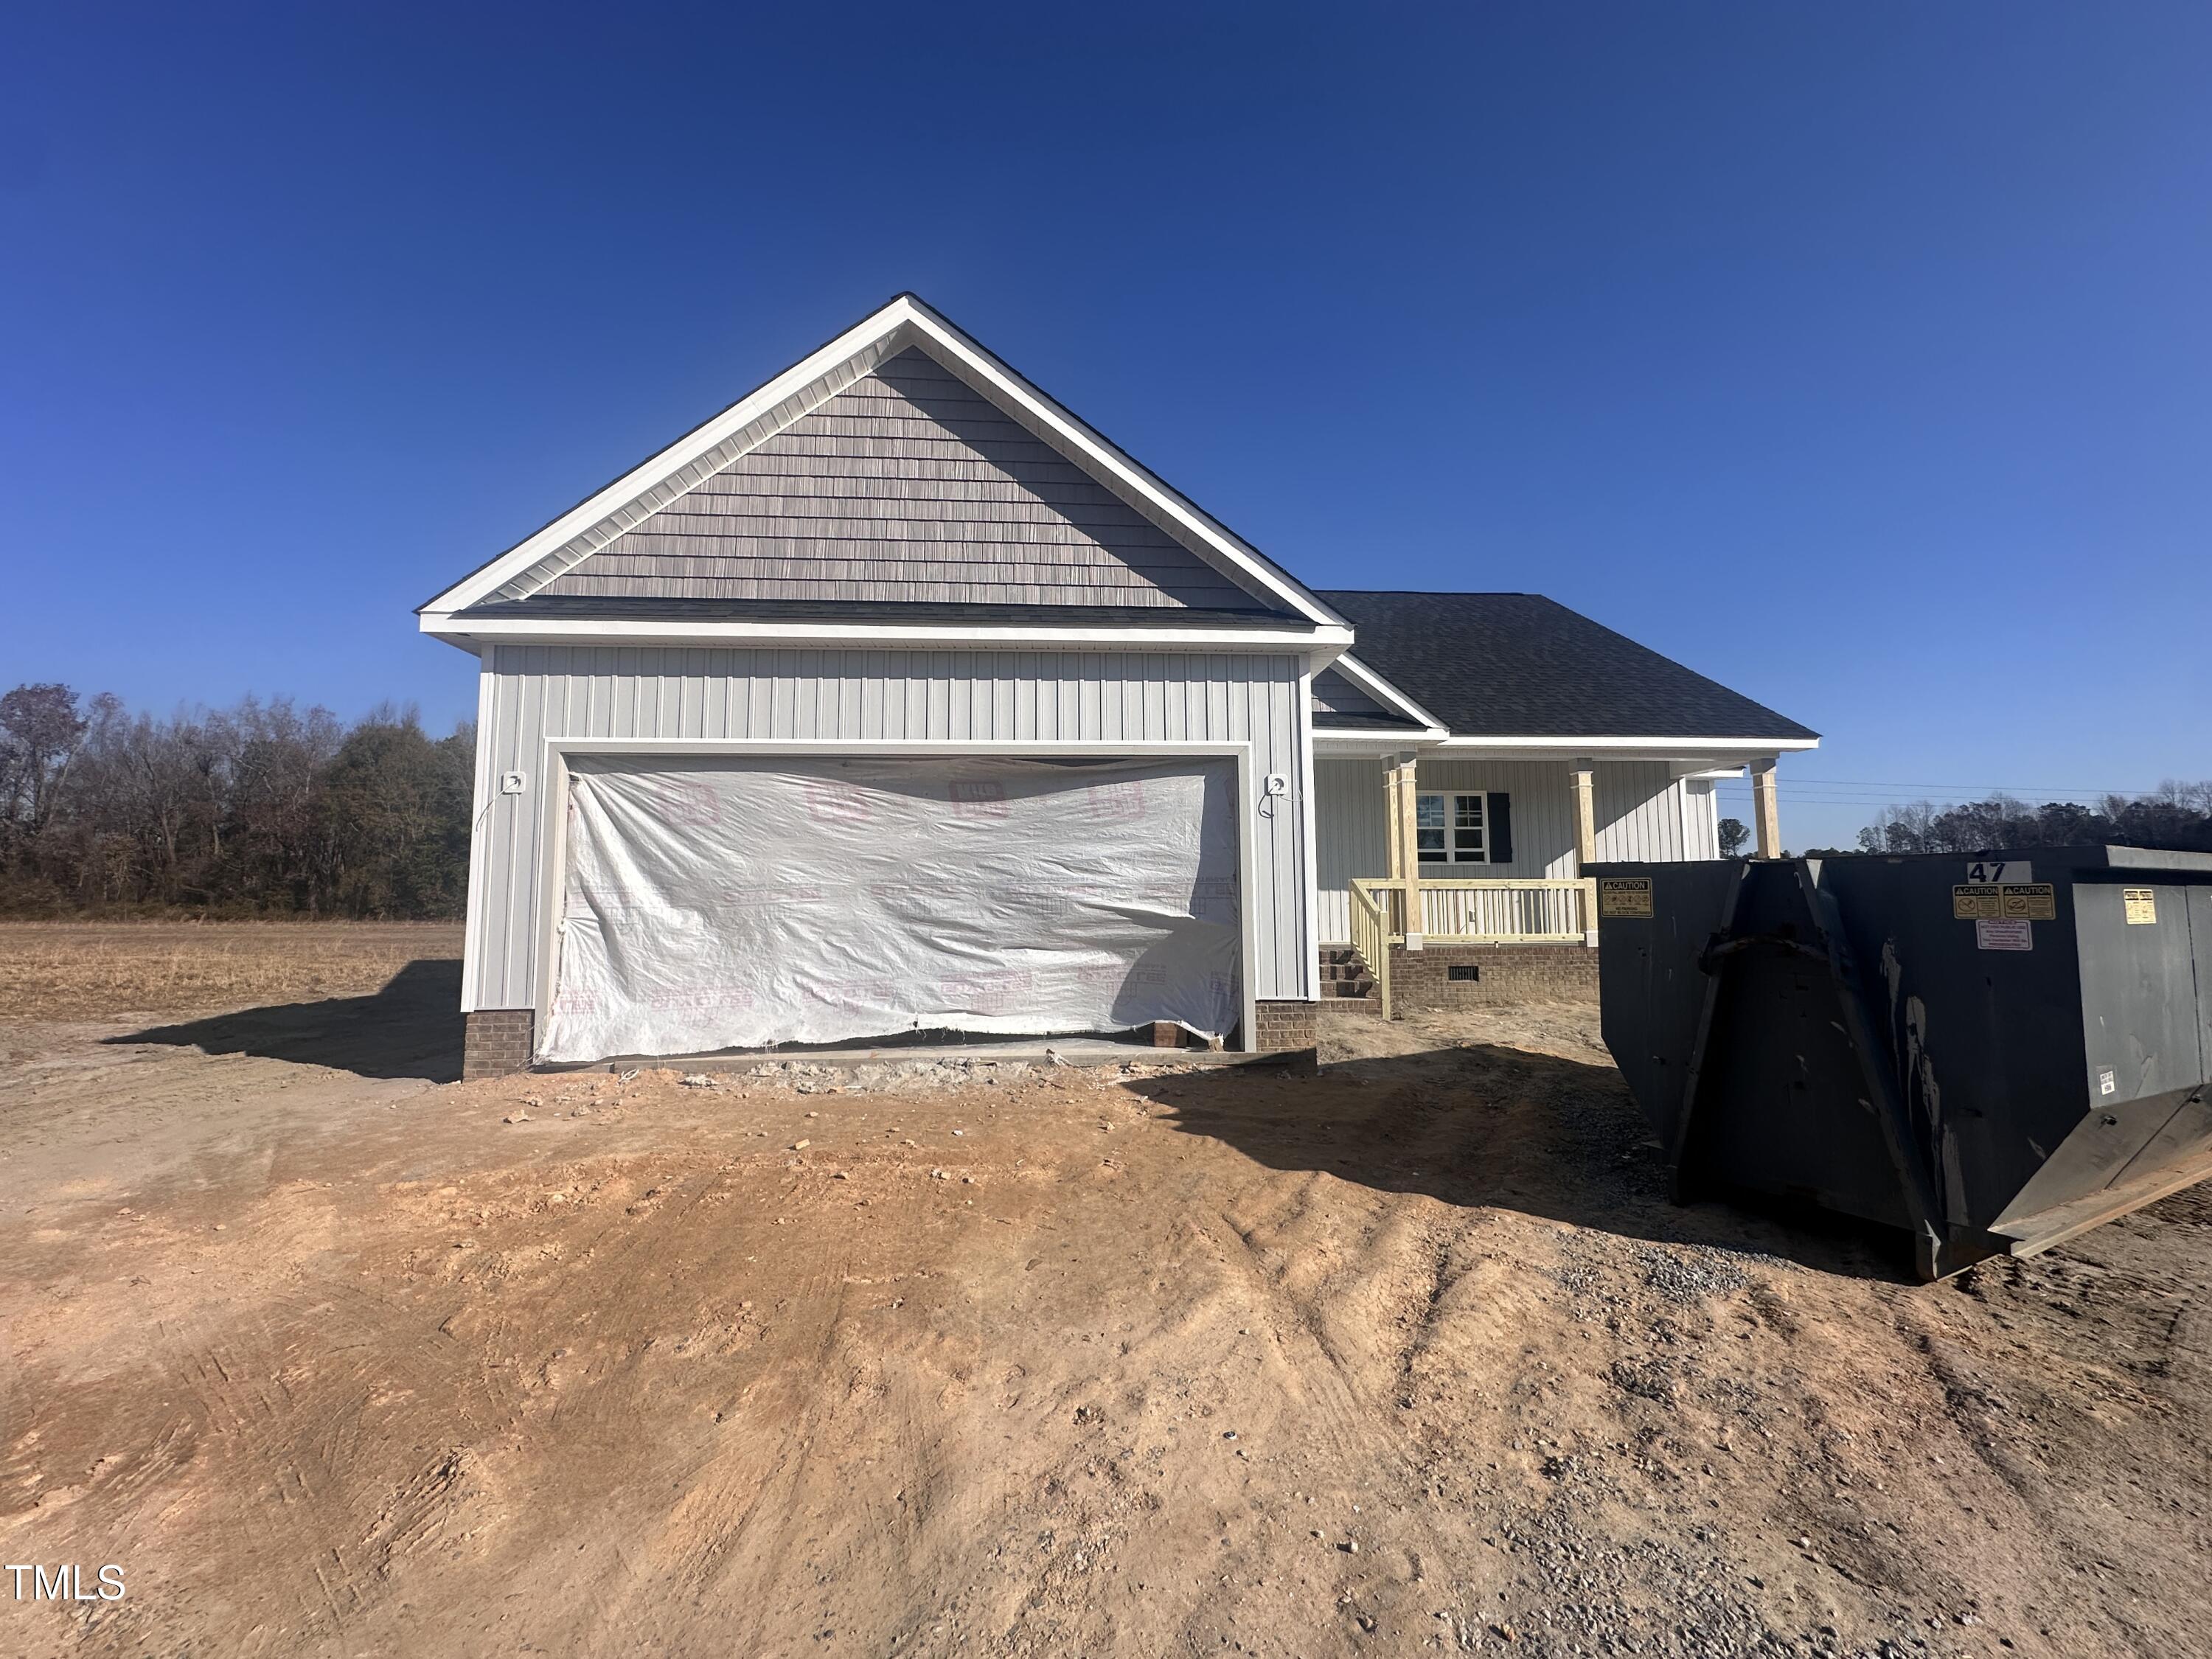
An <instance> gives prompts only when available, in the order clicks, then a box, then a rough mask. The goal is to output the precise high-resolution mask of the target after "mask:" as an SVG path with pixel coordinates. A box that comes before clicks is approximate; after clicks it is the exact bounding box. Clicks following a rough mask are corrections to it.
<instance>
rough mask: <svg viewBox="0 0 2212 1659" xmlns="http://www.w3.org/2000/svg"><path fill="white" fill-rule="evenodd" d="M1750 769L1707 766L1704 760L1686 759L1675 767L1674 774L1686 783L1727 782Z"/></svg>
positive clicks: (1739, 776)
mask: <svg viewBox="0 0 2212 1659" xmlns="http://www.w3.org/2000/svg"><path fill="white" fill-rule="evenodd" d="M1748 770H1749V768H1747V767H1742V766H1706V765H1705V763H1703V762H1702V761H1685V762H1683V763H1681V764H1680V765H1679V766H1677V767H1676V768H1675V769H1674V775H1675V777H1676V778H1678V779H1679V780H1680V781H1682V782H1684V783H1725V782H1727V781H1729V779H1730V778H1741V777H1742V776H1743V775H1745V774H1746V773H1747V771H1748Z"/></svg>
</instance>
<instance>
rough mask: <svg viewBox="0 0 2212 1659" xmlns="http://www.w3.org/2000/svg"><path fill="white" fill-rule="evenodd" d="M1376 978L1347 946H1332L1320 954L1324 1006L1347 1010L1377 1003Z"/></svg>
mask: <svg viewBox="0 0 2212 1659" xmlns="http://www.w3.org/2000/svg"><path fill="white" fill-rule="evenodd" d="M1374 992H1375V975H1372V974H1370V973H1369V972H1368V971H1367V964H1366V963H1364V962H1362V961H1361V960H1360V959H1359V952H1358V951H1355V950H1352V948H1351V947H1350V946H1348V945H1330V946H1328V947H1326V948H1324V949H1323V950H1322V953H1321V996H1322V1006H1323V1007H1324V1008H1327V1007H1330V1006H1339V1007H1343V1006H1356V1005H1358V1004H1362V1003H1370V1002H1372V1001H1373V1000H1374Z"/></svg>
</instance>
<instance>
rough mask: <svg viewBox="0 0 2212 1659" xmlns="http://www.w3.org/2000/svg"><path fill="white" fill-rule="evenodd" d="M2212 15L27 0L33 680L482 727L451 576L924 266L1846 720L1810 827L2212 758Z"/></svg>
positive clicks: (1263, 441) (1106, 393)
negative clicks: (446, 640) (430, 620)
mask: <svg viewBox="0 0 2212 1659" xmlns="http://www.w3.org/2000/svg"><path fill="white" fill-rule="evenodd" d="M2208 64H2212V8H2207V7H2204V6H2203V5H2202V4H2186V5H2180V4H2177V5H2170V6H2161V5H2155V4H2131V5H2129V6H2126V7H2118V8H2106V7H2085V6H2079V5H2073V4H2064V5H2035V4H2017V3H2010V4H1966V3H1956V4H1943V5H1928V4H1919V3H1914V4H1878V3H1876V4H1866V3H1854V4H1850V5H1832V6H1826V7H1812V6H1776V5H1772V4H1767V3H1759V4H1746V5H1723V4H1699V5H1657V6H1655V5H1645V4H1640V3H1638V4H1618V5H1593V4H1572V3H1570V4H1545V5H1533V4H1532V5H1468V6H1454V7H1449V8H1442V7H1440V8H1431V9H1404V8H1397V7H1346V6H1328V7H1315V8H1311V9H1301V8H1297V7H1290V6H1268V7H1257V6H1255V7H1228V6H1213V5H1204V4H1197V5H1193V4H1189V3H1184V4H1178V5H1176V6H1172V7H1164V8H1158V9H1151V8H1145V7H1139V6H1133V5H1121V6H1115V7H1086V8H1058V7H1036V6H1033V5H1030V6H1021V7H1009V8H1006V9H989V8H956V7H939V8H921V9H917V8H914V7H910V6H899V7H883V8H872V7H866V6H838V7H812V8H808V7H788V6H786V7H765V6H763V7H758V8H745V7H739V6H714V7H701V8H696V9H653V8H649V7H644V6H635V5H631V6H623V7H619V8H617V7H603V8H598V9H589V10H586V9H564V8H562V7H560V6H557V5H531V6H489V5H467V4H460V5H441V6H438V7H435V8H430V7H423V8H410V7H406V6H401V5H396V4H380V5H377V6H374V7H349V6H342V5H322V4H319V5H315V6H307V7H302V6H296V5H290V6H281V7H270V8H265V9H241V8H237V7H231V6H224V5H220V4H204V5H194V6H190V7H178V6H174V5H167V4H164V5H160V6H143V7H132V8H115V7H106V6H101V5H97V4H72V5H70V6H67V7H41V8H31V7H17V8H14V9H10V10H9V14H8V15H7V17H6V19H5V20H4V21H0V224H4V226H5V227H6V238H5V244H4V250H0V509H4V511H0V526H4V528H0V567H4V574H5V580H6V583H7V591H8V592H9V595H10V596H11V599H12V600H13V601H14V602H13V603H11V604H10V605H9V607H8V610H9V613H10V616H9V626H8V627H7V629H6V630H5V633H4V635H0V638H4V640H5V641H6V643H5V647H4V649H3V650H0V681H5V682H7V683H9V684H12V683H14V682H15V681H16V680H19V679H27V678H58V679H63V680H66V681H68V682H70V684H75V685H76V686H78V687H79V688H81V689H82V690H87V691H90V690H114V691H116V692H118V693H119V694H121V695H122V696H125V698H127V699H128V700H130V701H131V702H133V703H136V704H140V705H150V706H154V707H156V708H167V707H169V706H172V705H174V704H176V703H179V702H228V701H229V700H231V699H233V698H235V697H236V696H240V694H242V693H244V692H246V691H249V690H252V691H258V692H261V693H263V694H264V695H266V694H270V693H278V692H289V693H291V694H294V695H295V696H299V697H301V699H303V700H307V701H314V702H323V703H325V704H327V705H329V706H331V708H336V709H337V710H339V711H340V712H341V713H345V714H356V713H358V712H360V711H361V710H362V709H363V708H366V707H368V705H370V704H372V703H374V702H378V701H380V700H382V699H386V698H394V699H400V700H410V701H413V702H416V703H418V704H420V705H421V707H422V711H423V713H424V715H425V717H426V719H428V720H430V721H432V722H434V723H435V724H439V725H444V724H446V723H448V722H450V721H451V720H453V719H455V718H457V717H459V716H462V715H464V714H467V713H469V712H470V711H471V710H472V708H473V684H472V675H473V669H474V662H473V659H470V658H466V657H465V656H463V655H461V654H460V653H457V652H454V651H453V650H452V649H451V648H450V647H441V646H438V645H435V644H432V643H429V642H427V641H423V640H422V639H421V638H420V637H418V636H417V635H416V634H415V633H414V632H413V619H412V617H411V616H410V611H411V609H412V607H413V606H414V605H416V604H417V603H419V602H420V601H421V600H422V599H424V598H425V597H427V596H428V594H430V593H431V592H434V591H435V590H436V589H438V588H440V587H441V586H444V585H446V583H447V581H448V580H451V579H453V577H455V576H457V575H458V574H459V573H461V572H462V571H464V570H466V569H468V568H471V567H472V566H474V565H475V564H477V563H478V562H481V561H482V560H483V559H484V558H485V557H487V556H489V555H491V554H492V553H495V552H496V551H498V550H501V549H502V548H504V547H506V546H507V545H509V544H512V543H513V542H514V541H516V540H518V539H520V538H521V537H522V536H523V535H524V534H526V533H527V532H529V531H531V530H532V529H534V528H535V527H536V526H538V524H540V523H542V522H543V521H544V520H546V519H548V518H550V516H552V515H553V514H554V513H556V512H557V511H559V510H560V509H562V508H563V507H567V506H568V504H569V503H571V502H572V501H574V500H575V499H576V498H578V497H579V496H580V495H584V494H585V493H586V492H587V491H588V490H590V489H593V488H595V487H596V486H597V485H599V483H603V482H604V481H605V479H607V478H608V477H611V476H612V475H614V474H615V473H617V472H618V471H622V470H623V469H624V468H626V467H627V466H629V465H631V464H633V463H634V462H635V461H636V460H638V459H641V458H642V457H643V456H644V455H646V454H647V453H650V452H652V451H653V450H654V449H657V448H658V447H660V446H661V445H662V444H663V443H665V441H668V440H669V439H671V438H672V437H674V436H675V435H677V434H678V433H679V432H681V431H683V430H684V429H685V428H688V427H690V426H691V425H693V424H695V423H696V422H697V421H698V420H700V419H701V418H702V417H703V416H706V415H708V413H710V412H712V411H713V410H715V409H717V408H720V406H721V405H723V404H726V403H728V402H729V401H731V400H732V399H733V398H736V397H737V396H738V395H739V394H741V393H742V392H744V391H746V390H748V389H749V388H750V386H753V385H754V384H755V383H757V381H759V380H762V379H763V378H765V377H766V376H767V375H768V374H770V373H772V372H774V371H775V370H776V369H778V368H781V367H783V366H784V365H785V364H786V363H787V362H790V361H791V360H793V358H795V357H797V356H799V355H800V354H801V353H802V352H804V351H805V350H806V349H810V348H811V347H812V346H813V345H815V344H817V343H819V342H820V341H822V340H823V339H824V338H826V337H829V335H831V334H833V333H835V332H836V331H838V330H840V329H842V328H843V327H844V326H845V325H848V324H849V323H850V322H852V321H853V320H854V319H856V318H857V317H859V316H860V315H861V314H862V313H865V312H866V311H867V310H869V309H871V308H872V307H874V306H875V305H876V304H878V303H879V302H880V301H883V300H884V299H885V298H886V297H888V296H889V295H891V294H892V293H894V292H896V291H897V290H899V289H914V290H915V291H916V292H918V293H920V294H921V295H923V296H924V297H925V298H926V299H927V300H929V301H931V302H932V303H933V304H934V305H936V306H937V307H939V308H940V309H942V310H943V311H945V313H948V314H949V315H950V316H951V317H952V318H953V319H954V320H956V321H957V322H958V323H960V324H961V325H963V327H965V328H967V329H968V330H969V331H971V332H973V333H974V334H975V335H976V336H978V337H980V338H981V339H982V340H983V341H984V342H985V343H987V344H988V345H990V346H991V347H992V348H993V349H995V350H996V351H998V352H999V353H1000V355H1001V356H1005V357H1006V359H1008V360H1009V361H1010V362H1012V363H1013V364H1014V365H1015V366H1016V367H1018V368H1020V369H1022V370H1023V371H1024V373H1026V374H1029V375H1030V376H1031V377H1032V378H1033V379H1035V380H1037V381H1038V382H1039V383H1040V384H1041V385H1042V386H1044V387H1045V388H1046V389H1047V390H1048V391H1050V392H1053V393H1054V395H1056V396H1058V397H1060V398H1061V399H1062V400H1063V401H1065V402H1066V403H1067V404H1070V405H1071V406H1072V407H1073V408H1074V409H1075V410H1077V411H1078V412H1079V413H1080V414H1081V415H1082V416H1085V418H1086V419H1088V420H1090V421H1091V422H1092V423H1093V424H1095V425H1097V426H1098V427H1099V428H1102V429H1103V430H1104V431H1105V432H1106V433H1108V434H1109V435H1111V436H1112V437H1114V438H1115V440H1116V441H1119V442H1121V444H1122V445H1123V446H1124V447H1127V448H1128V449H1129V450H1131V451H1132V452H1133V453H1135V454H1136V455H1137V456H1139V458H1140V459H1143V460H1145V461H1146V462H1147V463H1149V464H1151V465H1152V466H1154V467H1155V468H1156V469H1157V470H1158V471H1160V472H1161V473H1163V474H1164V476H1165V477H1167V478H1169V479H1170V481H1171V482H1173V483H1176V484H1177V485H1178V486H1180V487H1181V488H1182V489H1185V490H1186V491H1188V493H1189V494H1191V495H1194V496H1195V497H1196V498H1197V499H1199V500H1200V501H1203V502H1204V503H1205V504H1206V506H1207V507H1210V508H1211V509H1212V511H1214V512H1215V513H1218V514H1219V515H1220V516H1221V517H1222V518H1224V519H1225V520H1227V521H1228V522H1230V523H1231V524H1232V525H1234V526H1237V529H1238V530H1240V531H1241V532H1243V533H1244V534H1245V535H1247V536H1248V537H1249V538H1251V539H1252V540H1254V541H1255V542H1256V543H1257V544H1260V545H1261V547H1263V548H1265V549H1267V550H1268V551H1269V552H1270V553H1271V554H1273V556H1276V557H1277V558H1278V559H1279V560H1281V561H1282V562H1284V563H1285V564H1287V565H1288V566H1290V567H1291V568H1292V569H1294V570H1296V571H1297V572H1298V573H1299V574H1302V575H1304V576H1305V577H1306V578H1307V579H1308V580H1310V581H1311V582H1313V583H1314V584H1315V585H1316V586H1402V587H1438V588H1504V589H1522V590H1529V591H1534V592H1544V593H1548V594H1550V595H1552V596H1553V597H1554V598H1556V599H1559V600H1561V601H1563V602H1564V603H1565V604H1568V605H1573V606H1575V607H1577V608H1578V609H1580V610H1583V611H1587V612H1589V614H1590V615H1592V616H1595V617H1598V618H1599V619H1600V620H1601V621H1604V622H1606V623H1609V624H1611V625H1613V626H1614V627H1617V628H1620V629H1623V630H1624V631H1626V632H1628V633H1630V634H1632V635H1635V636H1636V637H1638V638H1639V639H1641V640H1643V641H1646V642H1647V643H1649V644H1650V645H1653V646H1655V647H1657V648H1659V649H1661V650H1663V651H1666V652H1668V653H1670V654H1672V655H1674V656H1676V657H1679V658H1680V659H1682V660H1683V661H1686V662H1687V663H1689V664H1691V665H1693V666H1695V667H1697V668H1699V669H1700V670H1702V671H1705V672H1707V673H1710V674H1712V675H1713V676H1715V677H1716V678H1719V679H1722V680H1723V681H1725V682H1727V683H1728V684H1731V685H1734V686H1735V687H1737V688H1739V689H1741V690H1744V691H1747V692H1748V693H1750V694H1751V695H1753V696H1757V697H1759V698H1760V699H1761V700H1763V701H1765V702H1770V703H1771V704H1773V705H1774V706H1775V707H1777V708H1780V709H1782V710H1783V711H1784V712H1785V713H1787V714H1791V715H1793V716H1795V717H1796V718H1798V719H1800V720H1804V721H1806V722H1807V723H1808V724H1810V725H1812V726H1815V727H1817V728H1819V729H1820V731H1821V732H1824V733H1826V739H1827V740H1826V744H1825V745H1824V747H1823V749H1822V750H1821V752H1820V753H1819V754H1817V755H1815V756H1813V757H1805V758H1801V759H1798V760H1796V761H1794V762H1788V763H1784V787H1785V791H1786V792H1787V793H1785V796H1784V801H1785V822H1784V827H1785V831H1786V833H1787V837H1788V839H1789V840H1790V841H1791V842H1793V844H1797V845H1803V844H1806V843H1807V842H1819V841H1824V840H1826V841H1835V840H1847V839H1848V837H1849V836H1850V831H1851V830H1852V829H1854V828H1855V827H1856V826H1857V824H1858V823H1860V822H1862V821H1863V819H1864V817H1866V815H1867V811H1868V810H1869V805H1871V804H1874V803H1876V802H1878V800H1879V799H1884V798H1888V797H1890V796H1899V797H1902V796H1910V795H1914V794H1921V793H1937V794H1940V793H1943V792H1946V791H1949V792H1956V793H1967V792H1971V791H1972V789H1973V788H1975V787H1978V786H1984V785H1993V784H1994V785H2008V786H2012V787H2015V788H2017V789H2021V790H2022V791H2024V792H2026V793H2030V794H2033V795H2041V794H2045V793H2064V792H2075V791H2080V790H2089V789H2102V788H2108V787H2122V788H2136V787H2148V786H2150V785H2153V784H2155V783H2156V782H2158V781H2160V779H2161V778H2165V777H2171V776H2181V777H2202V776H2212V722H2208V721H2207V720H2206V718H2205V717H2206V714H2207V708H2208V702H2212V668H2208V653H2207V627H2206V624H2207V620H2208V615H2212V605H2208V601H2212V557H2208V545H2207V544H2208V532H2212V306H2208V304H2207V303H2206V296H2207V295H2212V98H2208V96H2207V95H2206V92H2205V88H2206V84H2207V82H2206V78H2205V77H2206V70H2207V66H2208ZM1476 671H1479V669H1477V670H1476Z"/></svg>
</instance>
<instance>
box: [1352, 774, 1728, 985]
mask: <svg viewBox="0 0 2212 1659" xmlns="http://www.w3.org/2000/svg"><path fill="white" fill-rule="evenodd" d="M1419 776H1420V787H1422V788H1423V789H1433V790H1437V791H1440V792H1442V791H1451V790H1464V791H1468V792H1473V791H1477V790H1482V791H1487V790H1503V791H1504V792H1505V793H1507V794H1509V795H1510V796H1511V797H1512V798H1513V861H1512V862H1511V863H1510V864H1488V865H1472V864H1429V865H1424V866H1421V867H1422V872H1423V873H1424V874H1425V875H1430V876H1433V877H1435V878H1437V879H1438V880H1449V879H1451V878H1454V877H1459V878H1474V879H1482V880H1493V879H1497V878H1504V877H1516V876H1518V877H1532V878H1533V877H1550V878H1555V879H1556V878H1561V877H1566V876H1571V875H1573V874H1574V873H1575V823H1574V804H1573V800H1572V798H1571V795H1570V793H1569V784H1568V768H1567V766H1566V763H1565V762H1563V761H1495V760H1485V759H1480V758H1476V757H1464V758H1462V757H1458V756H1452V755H1423V756H1422V757H1420V774H1419ZM1700 799H1702V803H1703V804H1702V806H1701V805H1699V802H1700ZM1712 799H1713V797H1712V786H1711V784H1710V783H1704V784H1689V785H1686V784H1684V783H1681V782H1678V781H1675V780H1674V776H1673V775H1672V773H1671V772H1670V770H1669V769H1668V766H1667V764H1666V763H1664V762H1663V761H1600V762H1599V763H1598V764H1597V777H1596V797H1595V803H1594V805H1595V807H1596V814H1597V855H1598V857H1599V858H1600V859H1620V860H1654V859H1686V858H1687V859H1708V858H1712V857H1715V856H1716V855H1717V850H1718V848H1717V841H1716V832H1715V829H1714V818H1713V811H1712ZM1314 838H1315V842H1316V846H1315V863H1316V867H1317V869H1318V871H1319V872H1320V879H1319V888H1320V893H1319V906H1320V911H1321V915H1320V917H1319V922H1318V927H1319V931H1320V934H1321V938H1322V940H1323V941H1324V942H1326V943H1329V944H1343V943H1345V942H1346V941H1348V940H1349V939H1351V937H1352V908H1351V907H1352V881H1353V879H1354V878H1358V877H1381V876H1385V875H1388V874H1389V860H1390V854H1389V829H1388V826H1387V823H1386V822H1385V819H1384V805H1383V763H1382V762H1381V761H1380V760H1379V759H1372V760H1370V759H1360V760H1342V759H1324V760H1317V761H1316V762H1315V763H1314Z"/></svg>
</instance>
